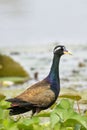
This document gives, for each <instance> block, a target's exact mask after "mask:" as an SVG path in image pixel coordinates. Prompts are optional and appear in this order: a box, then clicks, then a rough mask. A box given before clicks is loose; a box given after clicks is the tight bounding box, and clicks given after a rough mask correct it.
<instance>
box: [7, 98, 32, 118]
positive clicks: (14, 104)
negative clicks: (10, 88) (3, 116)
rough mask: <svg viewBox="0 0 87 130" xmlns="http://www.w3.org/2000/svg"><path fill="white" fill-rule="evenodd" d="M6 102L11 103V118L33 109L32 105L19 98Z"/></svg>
mask: <svg viewBox="0 0 87 130" xmlns="http://www.w3.org/2000/svg"><path fill="white" fill-rule="evenodd" d="M6 101H8V102H11V107H9V108H8V109H9V110H10V111H9V114H10V115H11V116H12V115H18V114H22V113H25V112H27V111H30V110H31V109H32V104H30V103H29V102H25V101H22V100H20V99H17V98H12V99H7V100H6Z"/></svg>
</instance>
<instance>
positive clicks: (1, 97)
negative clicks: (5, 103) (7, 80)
mask: <svg viewBox="0 0 87 130" xmlns="http://www.w3.org/2000/svg"><path fill="white" fill-rule="evenodd" d="M4 98H5V95H3V94H1V93H0V101H1V100H3V99H4Z"/></svg>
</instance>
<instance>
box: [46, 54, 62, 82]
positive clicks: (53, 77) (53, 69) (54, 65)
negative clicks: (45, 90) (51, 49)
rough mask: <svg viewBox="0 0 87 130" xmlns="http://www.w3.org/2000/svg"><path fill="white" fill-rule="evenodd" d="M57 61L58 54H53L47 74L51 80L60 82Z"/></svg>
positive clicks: (58, 58)
mask: <svg viewBox="0 0 87 130" xmlns="http://www.w3.org/2000/svg"><path fill="white" fill-rule="evenodd" d="M59 61H60V56H58V55H56V54H54V57H53V63H52V66H51V70H50V73H49V75H48V78H49V80H50V81H51V82H56V83H59V84H60V80H59Z"/></svg>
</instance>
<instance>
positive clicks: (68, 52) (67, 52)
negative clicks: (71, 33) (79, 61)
mask: <svg viewBox="0 0 87 130" xmlns="http://www.w3.org/2000/svg"><path fill="white" fill-rule="evenodd" d="M63 53H64V54H69V55H72V53H71V52H70V51H67V50H65V51H64V52H63Z"/></svg>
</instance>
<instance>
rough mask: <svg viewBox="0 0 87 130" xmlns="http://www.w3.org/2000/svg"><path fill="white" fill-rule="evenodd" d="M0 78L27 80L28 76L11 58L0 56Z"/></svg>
mask: <svg viewBox="0 0 87 130" xmlns="http://www.w3.org/2000/svg"><path fill="white" fill-rule="evenodd" d="M0 77H24V78H29V74H28V73H27V72H26V71H25V70H24V68H23V67H22V66H21V65H20V64H19V63H17V62H16V61H14V60H13V59H12V58H11V57H9V56H7V55H2V54H0Z"/></svg>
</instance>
